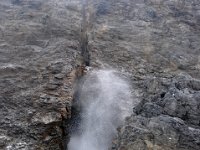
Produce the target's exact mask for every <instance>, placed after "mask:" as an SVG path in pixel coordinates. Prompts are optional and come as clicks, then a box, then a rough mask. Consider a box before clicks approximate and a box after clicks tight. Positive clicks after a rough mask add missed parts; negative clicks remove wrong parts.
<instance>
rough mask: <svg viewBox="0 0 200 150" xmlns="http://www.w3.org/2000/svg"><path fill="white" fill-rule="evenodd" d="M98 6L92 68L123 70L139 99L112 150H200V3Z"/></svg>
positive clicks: (114, 0)
mask: <svg viewBox="0 0 200 150" xmlns="http://www.w3.org/2000/svg"><path fill="white" fill-rule="evenodd" d="M93 5H94V9H93V10H92V9H91V11H90V12H92V11H93V12H95V16H92V15H90V16H92V18H93V24H92V28H91V29H89V30H88V35H89V48H90V55H91V65H92V66H94V67H95V66H107V67H111V68H117V69H118V70H119V71H121V72H122V73H124V74H125V75H126V76H128V77H129V78H131V82H130V83H131V84H132V85H133V94H134V96H135V98H134V99H133V101H134V102H135V103H134V104H135V105H134V106H133V107H134V108H133V114H132V116H131V117H129V118H127V121H126V123H125V124H124V125H123V126H122V127H121V128H119V134H118V136H117V137H116V139H115V140H114V141H113V146H112V149H116V150H139V149H142V150H147V149H152V150H172V149H177V150H198V149H200V19H199V18H200V1H198V0H190V1H188V0H109V1H105V0H98V1H94V3H93ZM94 10H95V11H94ZM91 14H92V13H91Z"/></svg>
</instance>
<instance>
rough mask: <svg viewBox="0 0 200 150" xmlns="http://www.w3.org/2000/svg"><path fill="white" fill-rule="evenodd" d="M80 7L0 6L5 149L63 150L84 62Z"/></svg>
mask: <svg viewBox="0 0 200 150" xmlns="http://www.w3.org/2000/svg"><path fill="white" fill-rule="evenodd" d="M80 6H81V5H80V1H74V0H73V2H72V1H64V0H63V1H62V0H59V1H58V0H57V1H55V0H45V1H42V0H28V1H27V0H12V1H11V0H1V1H0V89H1V90H0V149H7V150H20V149H23V150H25V149H26V150H32V149H33V150H36V149H37V150H45V149H48V150H49V149H52V150H56V149H62V138H63V134H64V133H63V129H62V120H63V119H67V118H70V115H71V101H72V99H73V86H74V80H75V79H76V76H77V70H79V67H78V66H80V64H81V60H80V56H81V55H80V52H79V50H78V49H79V32H80V22H81V7H80Z"/></svg>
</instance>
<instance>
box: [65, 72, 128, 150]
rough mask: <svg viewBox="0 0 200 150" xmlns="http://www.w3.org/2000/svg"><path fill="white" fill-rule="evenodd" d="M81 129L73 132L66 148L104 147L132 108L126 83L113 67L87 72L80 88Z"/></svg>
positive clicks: (98, 149) (95, 149)
mask: <svg viewBox="0 0 200 150" xmlns="http://www.w3.org/2000/svg"><path fill="white" fill-rule="evenodd" d="M80 104H81V108H82V109H81V111H82V121H81V133H79V134H78V135H72V137H71V139H70V142H69V144H68V149H69V150H107V149H108V148H109V146H110V145H111V141H112V139H113V137H114V135H115V134H116V133H117V131H116V129H117V127H118V126H119V125H120V124H122V123H123V120H124V119H125V117H126V116H128V115H129V114H130V112H131V106H132V99H131V92H130V87H129V84H128V83H127V82H126V81H125V80H123V79H122V78H120V77H119V76H118V75H117V72H115V71H113V70H98V71H92V72H91V73H89V74H88V75H87V76H86V77H85V79H84V82H83V85H82V88H81V91H80Z"/></svg>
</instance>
